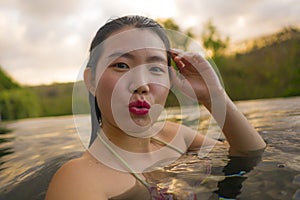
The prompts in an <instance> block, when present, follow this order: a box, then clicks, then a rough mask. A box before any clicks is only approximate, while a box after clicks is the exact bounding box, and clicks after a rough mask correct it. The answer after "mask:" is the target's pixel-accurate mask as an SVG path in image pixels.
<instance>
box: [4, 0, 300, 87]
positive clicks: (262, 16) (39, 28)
mask: <svg viewBox="0 0 300 200" xmlns="http://www.w3.org/2000/svg"><path fill="white" fill-rule="evenodd" d="M298 13H300V4H299V3H298V1H297V0H285V1H281V0H253V1H240V0H228V1H220V0H210V1H206V0H187V1H181V0H165V1H161V0H151V1H143V0H132V1H125V0H119V1H112V0H89V1H88V2H87V1H83V0H63V1H62V0H60V1H57V0H44V1H36V0H26V1H23V0H2V1H1V2H0V51H1V54H0V64H1V65H2V66H3V67H4V68H5V69H6V70H7V71H8V72H9V73H11V74H12V75H13V77H15V79H17V80H18V81H20V82H22V83H33V82H34V83H35V84H37V83H38V81H42V82H51V81H55V80H56V81H58V80H59V81H61V80H62V79H63V77H67V76H69V75H70V74H76V73H77V71H78V67H80V66H81V65H82V63H83V62H84V60H85V57H87V54H88V48H89V44H90V42H91V40H92V38H93V36H94V35H95V33H96V31H97V30H98V28H99V27H100V26H102V25H103V24H104V23H105V22H106V21H107V20H108V19H109V18H110V17H116V16H123V15H126V14H140V15H146V16H149V17H152V18H154V19H156V18H166V17H171V18H174V19H175V21H176V22H177V23H178V24H179V25H180V26H181V27H184V28H188V27H190V26H192V28H193V29H194V32H195V33H196V34H200V32H201V30H202V29H203V24H204V23H205V22H207V21H208V20H209V19H212V20H213V23H214V24H215V25H216V26H217V28H218V29H219V31H220V32H221V34H222V35H224V36H230V37H231V39H232V40H233V41H237V40H243V39H246V38H251V37H256V36H258V35H261V34H266V33H271V32H273V31H276V30H279V29H280V28H281V27H283V26H288V25H299V24H300V21H299V20H300V18H299V17H298V15H299V14H298ZM51 71H52V73H51ZM72 76H73V77H74V76H75V75H72ZM70 77H71V76H69V78H68V80H67V79H65V80H66V81H69V80H70Z"/></svg>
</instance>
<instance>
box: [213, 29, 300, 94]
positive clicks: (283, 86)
mask: <svg viewBox="0 0 300 200" xmlns="http://www.w3.org/2000/svg"><path fill="white" fill-rule="evenodd" d="M276 38H277V40H276ZM256 43H257V44H264V45H255V46H253V47H252V49H249V50H247V51H246V52H244V53H236V54H235V55H233V56H228V57H225V58H223V59H222V60H220V61H219V62H218V63H217V64H218V67H219V69H220V71H221V74H222V78H223V80H224V83H225V87H226V90H227V92H228V93H229V94H230V96H231V97H232V98H233V99H235V100H242V99H257V98H272V97H286V96H296V95H300V87H299V85H300V31H299V30H298V29H294V28H291V29H284V30H283V31H282V32H279V33H276V34H273V35H270V36H269V37H263V38H261V40H259V39H257V40H256Z"/></svg>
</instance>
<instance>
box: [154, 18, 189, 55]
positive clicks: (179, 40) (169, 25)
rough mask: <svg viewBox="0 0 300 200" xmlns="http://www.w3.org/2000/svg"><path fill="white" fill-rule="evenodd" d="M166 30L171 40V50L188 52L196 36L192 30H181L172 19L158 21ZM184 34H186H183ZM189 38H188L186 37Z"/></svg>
mask: <svg viewBox="0 0 300 200" xmlns="http://www.w3.org/2000/svg"><path fill="white" fill-rule="evenodd" d="M157 21H158V22H159V23H160V24H161V25H162V26H163V27H164V28H165V29H166V33H167V35H168V37H169V39H170V43H171V48H175V49H182V50H187V49H188V46H189V45H190V42H191V40H192V39H193V38H194V34H193V32H192V30H191V29H188V30H186V31H184V30H181V29H180V27H179V25H177V24H176V23H175V21H174V20H173V19H171V18H167V19H158V20H157ZM182 33H184V34H182ZM186 36H188V37H186Z"/></svg>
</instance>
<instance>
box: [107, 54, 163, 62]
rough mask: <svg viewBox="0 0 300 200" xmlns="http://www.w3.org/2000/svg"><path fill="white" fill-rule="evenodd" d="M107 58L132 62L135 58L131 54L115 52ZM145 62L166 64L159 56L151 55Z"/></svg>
mask: <svg viewBox="0 0 300 200" xmlns="http://www.w3.org/2000/svg"><path fill="white" fill-rule="evenodd" d="M108 57H109V58H112V59H116V58H119V57H123V58H128V59H130V60H133V59H134V58H135V56H134V55H132V54H131V53H123V52H115V53H112V54H111V55H109V56H108ZM146 62H167V59H166V58H164V57H163V56H160V55H153V56H149V57H147V58H146Z"/></svg>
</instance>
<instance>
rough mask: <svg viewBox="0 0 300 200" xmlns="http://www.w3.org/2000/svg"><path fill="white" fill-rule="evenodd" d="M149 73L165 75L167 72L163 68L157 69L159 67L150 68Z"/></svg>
mask: <svg viewBox="0 0 300 200" xmlns="http://www.w3.org/2000/svg"><path fill="white" fill-rule="evenodd" d="M149 71H151V72H153V73H156V74H162V73H165V70H164V69H163V68H162V67H157V66H154V67H150V69H149Z"/></svg>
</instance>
